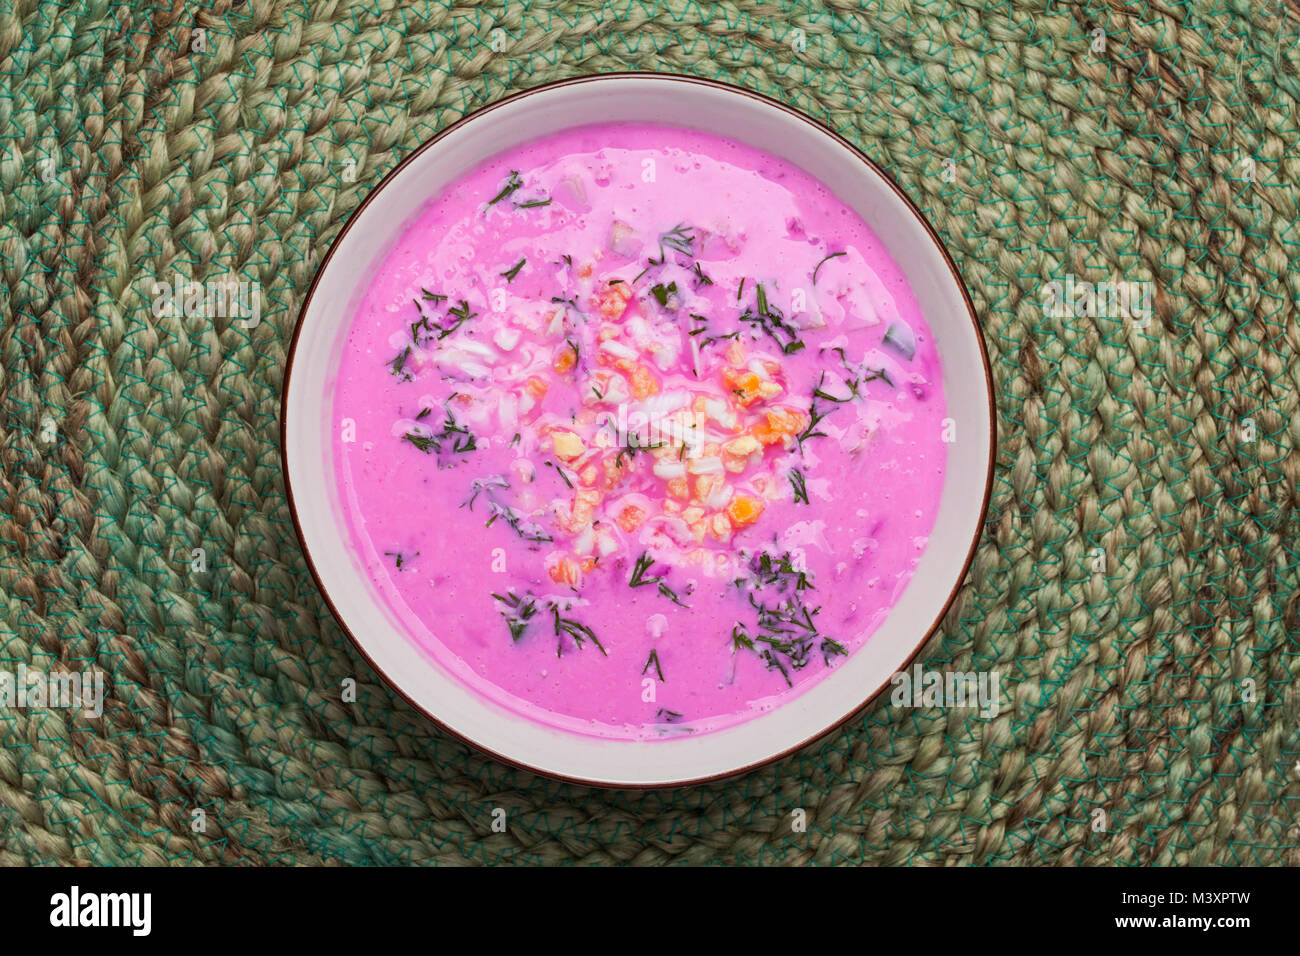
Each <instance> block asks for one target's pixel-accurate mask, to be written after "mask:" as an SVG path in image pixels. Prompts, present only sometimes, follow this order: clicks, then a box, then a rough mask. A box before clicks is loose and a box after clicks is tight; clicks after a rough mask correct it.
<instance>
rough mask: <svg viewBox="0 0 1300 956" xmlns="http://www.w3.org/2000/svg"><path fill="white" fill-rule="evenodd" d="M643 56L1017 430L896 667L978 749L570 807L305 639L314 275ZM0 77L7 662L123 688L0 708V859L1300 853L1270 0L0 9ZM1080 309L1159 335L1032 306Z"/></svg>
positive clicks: (854, 725)
mask: <svg viewBox="0 0 1300 956" xmlns="http://www.w3.org/2000/svg"><path fill="white" fill-rule="evenodd" d="M194 6H195V7H198V6H199V5H194ZM626 69H654V70H662V71H668V72H676V73H682V74H693V75H698V76H703V77H709V78H716V79H722V80H726V81H729V82H731V83H735V84H738V85H740V86H744V87H747V88H749V89H753V90H757V91H760V92H763V93H766V94H769V95H772V96H774V97H777V98H778V99H780V100H782V101H784V102H786V103H788V104H790V105H792V106H795V107H797V108H799V109H801V110H803V111H805V112H807V113H808V114H810V115H811V116H813V117H815V118H817V119H818V120H820V121H822V122H823V123H825V124H826V125H828V126H829V127H831V128H832V129H834V130H836V131H838V132H840V133H842V134H843V135H845V136H846V137H847V138H849V139H850V140H851V141H853V142H855V143H857V144H858V145H859V146H860V147H861V148H862V149H863V150H864V151H865V152H866V153H867V154H868V155H869V156H871V157H872V158H873V159H874V160H876V161H877V162H878V163H880V164H881V165H882V166H883V167H884V168H886V169H887V170H888V171H889V172H890V173H891V174H892V175H893V176H894V177H895V178H896V179H897V181H898V182H899V183H900V185H901V186H902V187H903V189H904V190H905V191H906V192H907V193H908V195H909V196H911V197H912V198H913V199H914V200H915V201H916V202H917V203H918V205H919V206H920V207H921V208H922V209H923V210H924V212H925V213H926V215H927V216H928V217H929V219H930V220H931V222H932V223H933V224H934V225H935V227H936V228H937V229H938V231H939V232H940V234H941V235H942V236H943V238H944V240H945V242H946V243H947V245H948V248H949V249H950V250H951V252H952V254H953V256H954V258H955V260H956V261H957V264H958V266H959V268H960V269H961V272H962V274H963V276H964V278H965V280H966V282H967V284H968V285H969V287H970V290H971V293H972V295H973V297H974V300H975V302H976V305H977V307H978V310H979V314H980V316H981V317H982V320H983V323H984V331H985V336H986V338H987V341H988V346H989V350H990V354H991V357H992V362H993V372H994V377H995V381H996V391H997V404H998V412H999V417H1000V446H999V449H998V456H997V476H996V479H995V484H994V489H993V502H992V506H991V510H990V512H989V516H988V523H987V528H986V531H985V535H984V537H983V539H982V542H981V544H980V547H979V551H978V554H977V557H976V560H975V564H974V567H973V570H972V572H971V574H970V575H969V578H968V580H967V582H966V584H965V586H964V587H963V589H962V591H961V593H960V596H959V598H958V600H957V601H956V603H955V605H954V607H953V608H952V610H951V613H949V615H948V617H947V620H946V623H945V625H944V627H943V629H942V632H941V633H940V634H938V635H937V636H936V637H935V638H934V639H933V640H932V641H931V642H930V644H929V645H928V647H927V648H926V650H925V652H924V655H923V657H922V658H921V660H922V661H923V663H924V666H925V667H926V668H928V669H931V670H940V671H943V670H950V669H956V670H963V671H965V670H984V671H989V670H996V671H997V672H999V673H1000V675H1001V687H1002V707H1001V710H1000V712H999V713H998V715H997V716H996V717H993V718H988V719H986V718H984V717H981V716H980V714H979V713H977V712H975V711H973V710H970V709H961V708H947V709H945V708H939V707H922V708H919V709H914V708H901V707H894V706H891V705H890V703H889V701H888V700H887V699H882V700H881V701H878V702H877V703H876V704H875V705H874V706H873V707H872V708H871V709H870V710H869V711H868V712H867V713H865V714H864V715H863V716H862V717H860V718H858V719H855V720H854V721H851V722H850V723H849V725H848V726H846V727H845V728H843V729H842V730H841V731H839V732H837V733H835V734H833V735H832V736H830V737H828V738H827V739H825V740H823V741H822V742H820V743H818V744H816V745H814V746H811V747H809V748H807V749H806V750H805V751H804V752H802V753H800V754H798V755H796V756H794V757H791V758H789V759H787V760H784V761H783V762H781V763H780V764H778V765H776V766H773V767H769V768H767V769H764V770H761V771H758V772H755V773H751V774H749V775H747V776H744V777H740V778H737V779H734V780H731V781H726V782H720V783H716V784H713V785H709V786H703V787H696V788H691V789H686V790H678V791H656V792H630V793H618V792H608V791H602V790H595V789H587V788H583V787H577V786H571V785H566V784H560V783H556V782H553V781H549V780H545V779H541V778H538V777H535V776H533V775H531V774H528V773H524V772H521V771H516V770H512V769H510V768H507V767H504V766H502V765H500V764H498V763H495V762H494V761H492V760H490V759H486V758H484V757H482V756H480V755H479V754H477V753H476V752H474V751H473V750H472V749H470V748H468V747H466V746H464V745H462V744H461V743H459V742H457V741H455V740H453V739H450V738H448V737H447V736H446V735H444V734H442V733H441V732H440V731H438V730H437V729H436V728H435V727H433V726H432V725H431V724H430V723H428V722H427V721H426V720H424V719H423V718H421V717H420V716H419V715H418V714H417V713H415V712H413V711H412V709H411V708H410V707H409V706H407V705H406V704H405V703H404V702H403V701H402V700H401V699H400V698H398V697H397V695H395V694H394V693H393V692H392V691H390V690H389V689H388V688H387V687H386V686H385V685H384V684H383V682H382V681H380V680H379V679H378V678H377V677H376V675H375V674H374V673H373V672H372V671H370V670H369V668H368V667H367V666H366V665H365V663H364V661H363V660H361V659H360V657H359V656H358V654H357V653H356V652H355V651H354V650H353V648H352V647H351V645H350V644H349V643H348V641H347V640H346V639H345V638H344V636H343V634H342V633H341V631H340V630H339V628H338V627H337V626H336V624H335V623H334V621H333V619H332V618H331V617H330V615H329V613H328V611H327V610H326V607H325V605H324V603H323V601H322V600H321V597H320V595H319V594H318V592H317V590H316V589H315V587H314V586H313V583H312V580H311V577H310V575H309V574H308V572H307V569H306V566H305V564H304V561H303V557H302V554H301V552H300V548H299V545H298V542H297V539H296V537H295V535H294V532H293V527H292V525H291V523H290V519H289V511H288V507H287V504H286V500H285V490H284V481H283V475H282V473H281V461H280V455H279V448H278V425H277V422H278V415H279V389H280V384H281V381H282V377H283V374H284V366H285V356H286V351H287V347H288V343H289V339H290V334H291V331H292V329H293V325H294V322H295V320H296V319H297V316H298V310H299V308H300V306H301V303H302V297H303V294H304V293H305V291H306V289H307V286H308V283H309V282H310V280H311V278H312V275H313V271H314V268H315V265H316V264H317V263H319V261H320V259H321V257H322V255H323V253H324V251H325V250H326V249H327V248H328V246H329V244H330V242H331V240H332V239H333V238H334V237H335V236H336V235H337V233H338V230H339V228H340V226H341V225H342V223H343V222H344V221H345V220H346V218H347V217H348V216H349V215H350V214H351V213H352V212H353V211H354V210H355V209H356V208H357V205H358V204H359V203H360V201H361V200H362V198H363V197H364V196H365V195H366V194H367V191H368V190H369V189H371V188H372V187H373V186H374V184H375V183H376V182H378V181H379V179H380V178H381V177H382V176H383V175H384V173H386V172H387V171H389V170H390V169H392V168H393V166H394V165H395V164H396V163H397V162H398V161H399V160H400V159H401V158H402V157H403V156H405V155H407V154H408V153H409V152H410V151H411V150H412V149H413V148H415V147H416V146H417V145H418V144H419V143H420V142H422V141H423V140H425V139H427V138H429V137H430V136H432V135H433V134H434V133H436V132H437V131H438V130H440V129H442V128H444V127H445V126H447V125H448V124H450V123H451V122H453V121H454V120H456V119H458V118H459V117H461V116H463V115H464V114H465V113H467V112H469V111H471V110H473V109H475V108H477V107H479V106H482V105H483V104H485V103H488V102H491V101H493V100H496V99H499V98H500V97H502V96H505V95H507V94H509V93H511V92H513V91H516V90H519V89H524V88H527V87H529V86H534V85H536V84H538V83H541V82H545V81H548V80H553V79H558V78H562V77H567V76H574V75H580V74H585V73H597V72H602V71H610V70H626ZM0 74H3V78H4V82H3V87H2V88H0V187H2V188H0V212H2V213H3V215H2V216H0V270H2V274H3V282H2V283H0V285H2V290H0V292H2V294H3V296H4V302H3V305H4V313H3V316H4V325H3V330H2V331H0V401H2V403H3V418H2V419H0V460H2V461H3V476H2V483H0V551H2V552H3V553H2V554H0V598H2V599H3V605H2V606H3V611H2V612H0V622H2V628H0V670H7V671H13V672H16V671H17V670H18V668H19V667H20V666H23V667H26V668H30V669H32V670H35V671H43V672H49V671H57V670H59V669H63V670H68V671H81V670H85V669H98V670H100V671H102V672H103V673H104V674H105V675H106V678H107V681H108V686H107V692H106V693H107V696H106V699H105V701H104V705H103V713H102V715H101V716H99V717H94V716H89V715H86V714H85V713H83V712H78V711H73V710H68V709H59V708H53V707H48V706H45V707H42V706H26V707H19V706H16V705H15V706H8V707H0V734H2V735H3V742H4V747H3V749H2V750H0V864H13V863H72V862H95V863H191V862H221V863H279V864H287V863H304V864H305V863H320V862H333V861H339V862H346V863H430V862H442V863H460V862H497V861H505V862H541V863H561V862H568V863H608V862H634V863H665V862H690V863H707V862H725V863H738V862H739V863H784V864H792V863H809V862H815V863H825V864H831V863H849V862H871V863H887V864H901V863H957V862H970V863H979V864H985V863H1005V862H1016V863H1069V864H1105V863H1161V864H1173V863H1178V864H1186V863H1226V864H1234V863H1265V864H1280V863H1284V862H1290V863H1292V864H1295V863H1298V862H1300V850H1297V846H1298V845H1300V834H1298V832H1297V808H1298V806H1300V787H1298V786H1297V776H1298V774H1300V733H1298V725H1300V705H1298V702H1297V697H1296V694H1295V691H1294V687H1293V684H1294V680H1295V677H1296V674H1297V672H1298V671H1300V659H1298V656H1297V651H1298V650H1300V636H1298V635H1300V589H1298V584H1300V581H1298V574H1300V572H1298V570H1297V563H1298V561H1297V550H1298V546H1297V539H1298V538H1300V520H1298V519H1297V497H1296V490H1295V487H1296V478H1297V474H1298V473H1300V458H1298V457H1297V454H1296V451H1295V449H1296V444H1297V439H1298V438H1300V419H1297V404H1298V403H1300V402H1298V397H1297V396H1298V394H1300V393H1298V392H1297V384H1298V383H1297V375H1298V370H1300V364H1297V361H1296V359H1297V353H1298V352H1300V330H1298V328H1297V323H1296V316H1295V312H1296V302H1297V299H1298V298H1300V276H1298V274H1297V270H1296V269H1295V268H1293V261H1294V260H1295V259H1296V258H1297V257H1298V256H1300V227H1298V226H1297V225H1296V223H1297V218H1298V217H1300V210H1298V209H1297V204H1298V200H1300V188H1297V178H1298V175H1297V174H1300V152H1298V151H1297V143H1298V142H1300V106H1298V104H1300V6H1297V5H1296V3H1295V2H1294V0H1287V2H1286V3H1281V2H1277V0H1261V2H1253V0H1251V2H1248V0H1230V2H1222V0H1206V2H1194V3H1190V4H1181V3H1176V2H1173V0H1162V2H1156V3H1151V4H1148V5H1143V4H1140V3H1138V4H1133V5H1120V4H1102V3H1096V4H1084V3H1055V2H1046V0H1026V2H1024V3H1016V4H1014V5H1013V4H1009V3H994V2H991V0H925V2H906V0H879V2H870V3H864V4H862V5H861V6H860V7H856V6H853V5H850V4H847V3H838V2H836V3H827V4H824V5H817V6H815V7H813V6H809V5H806V4H802V3H793V4H784V3H783V4H767V5H764V6H761V7H756V6H746V7H744V8H742V7H740V6H737V5H733V4H732V3H719V4H701V3H679V2H666V3H654V2H629V0H623V2H617V3H608V4H605V5H604V6H596V5H594V4H593V5H587V4H575V3H572V2H566V0H556V2H533V3H522V4H521V3H510V4H509V5H508V6H505V7H501V6H497V5H489V6H476V5H472V4H459V3H452V4H436V5H435V4H405V3H398V2H394V0H376V2H371V3H356V4H349V3H346V2H339V3H305V2H300V3H279V2H265V0H259V2H244V3H231V2H225V0H217V2H216V3H215V4H212V9H210V10H201V11H199V12H196V10H195V9H193V8H190V7H187V6H185V5H183V4H167V5H158V4H148V3H141V2H132V3H119V2H111V0H101V2H90V3H87V4H84V5H83V8H82V9H80V10H75V9H65V8H63V7H62V6H61V5H59V4H56V3H48V2H46V3H38V2H20V0H9V2H0ZM176 274H180V275H182V276H185V277H187V278H193V279H196V280H199V281H203V280H206V279H212V278H215V277H220V276H222V275H227V274H229V275H232V276H234V277H236V278H238V279H242V280H248V281H256V282H258V283H260V288H261V290H262V313H263V314H262V316H261V321H260V324H258V325H256V326H254V327H251V328H246V327H245V325H246V324H247V323H242V322H239V321H235V320H232V319H229V318H217V319H215V320H213V319H209V318H204V317H186V316H184V315H181V316H175V317H174V316H168V315H166V314H163V315H155V314H154V310H153V309H152V308H151V301H150V298H151V288H152V284H153V282H155V281H159V280H161V281H163V282H170V281H171V279H172V277H173V276H174V275H176ZM1067 276H1073V277H1076V279H1077V280H1078V281H1080V282H1082V281H1084V280H1094V281H1099V280H1103V279H1108V278H1118V279H1119V280H1122V281H1126V282H1135V283H1149V286H1147V288H1150V289H1151V290H1153V295H1154V299H1153V310H1152V315H1151V318H1150V320H1149V321H1148V322H1145V323H1139V322H1137V321H1130V320H1125V319H1120V318H1116V317H1115V316H1114V315H1103V314H1098V315H1096V317H1092V316H1090V315H1087V314H1084V315H1079V314H1070V315H1069V316H1068V317H1066V318H1061V317H1057V316H1056V315H1054V314H1052V313H1051V311H1050V310H1046V309H1045V308H1044V290H1045V289H1046V288H1047V287H1048V285H1049V283H1051V282H1052V281H1065V279H1066V277H1067ZM1071 281H1074V280H1071ZM1099 311H1102V310H1099ZM347 678H353V679H355V681H356V686H357V694H356V700H355V702H350V701H346V700H345V699H344V694H343V690H342V689H343V687H344V681H345V680H346V679H347ZM28 703H29V704H30V703H31V702H30V701H29V702H28ZM494 811H504V813H501V812H494ZM494 822H497V823H499V824H503V826H502V825H498V826H497V827H496V828H495V829H494V826H493V824H494Z"/></svg>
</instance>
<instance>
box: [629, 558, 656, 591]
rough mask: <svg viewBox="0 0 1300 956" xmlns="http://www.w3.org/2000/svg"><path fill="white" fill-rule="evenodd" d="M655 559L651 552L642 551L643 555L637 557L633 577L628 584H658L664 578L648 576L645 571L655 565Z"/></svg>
mask: <svg viewBox="0 0 1300 956" xmlns="http://www.w3.org/2000/svg"><path fill="white" fill-rule="evenodd" d="M654 563H655V562H654V559H653V558H651V557H650V552H648V551H642V552H641V557H639V558H637V559H636V565H635V566H634V567H633V568H632V577H630V578H629V579H628V582H627V583H628V586H629V587H634V588H639V587H640V586H641V585H643V584H657V583H659V582H660V581H661V580H663V579H662V578H647V577H645V573H646V572H647V571H649V570H650V569H651V568H652V567H654Z"/></svg>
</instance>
